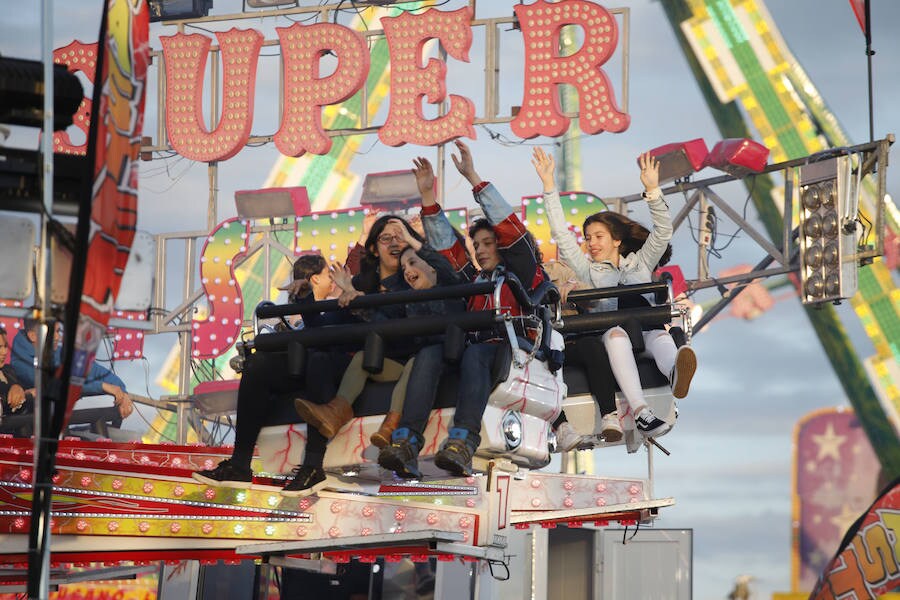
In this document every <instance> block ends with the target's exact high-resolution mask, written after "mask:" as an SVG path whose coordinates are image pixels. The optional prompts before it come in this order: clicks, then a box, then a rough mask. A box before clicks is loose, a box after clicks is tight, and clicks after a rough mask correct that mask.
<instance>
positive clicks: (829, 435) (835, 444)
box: [812, 423, 847, 460]
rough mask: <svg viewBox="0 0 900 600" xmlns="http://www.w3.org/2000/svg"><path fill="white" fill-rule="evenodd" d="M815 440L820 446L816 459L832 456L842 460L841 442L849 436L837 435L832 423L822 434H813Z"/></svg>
mask: <svg viewBox="0 0 900 600" xmlns="http://www.w3.org/2000/svg"><path fill="white" fill-rule="evenodd" d="M812 439H813V441H814V442H815V443H816V446H818V447H819V452H818V454H817V455H816V460H822V459H823V458H825V457H828V456H830V457H831V458H833V459H834V460H840V451H841V444H843V443H844V442H846V441H847V436H845V435H837V434H836V433H835V432H834V425H832V424H831V423H829V424H828V426H827V427H826V428H825V433H823V434H821V435H813V436H812Z"/></svg>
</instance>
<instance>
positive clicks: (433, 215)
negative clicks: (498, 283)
mask: <svg viewBox="0 0 900 600" xmlns="http://www.w3.org/2000/svg"><path fill="white" fill-rule="evenodd" d="M421 216H422V226H423V227H424V228H425V239H426V240H428V243H429V244H430V245H431V246H432V247H433V248H434V249H435V250H436V251H438V252H439V253H440V254H442V255H443V256H444V258H446V259H447V260H448V261H449V263H450V266H451V267H452V268H453V269H454V270H455V271H456V272H457V273H459V274H460V276H461V277H464V278H466V279H471V278H470V277H469V275H470V274H473V273H474V268H473V267H472V264H471V261H470V260H469V255H468V254H467V253H466V249H465V247H464V246H463V245H462V243H461V242H460V241H459V238H458V237H457V235H456V231H455V230H454V229H453V225H451V224H450V220H449V219H448V218H447V215H446V214H445V213H444V211H443V209H441V207H440V206H439V205H437V204H432V205H428V206H423V207H422V212H421ZM432 266H434V265H432Z"/></svg>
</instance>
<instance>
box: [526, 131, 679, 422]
mask: <svg viewBox="0 0 900 600" xmlns="http://www.w3.org/2000/svg"><path fill="white" fill-rule="evenodd" d="M531 162H532V164H533V165H534V168H535V170H536V171H537V174H538V177H540V179H541V183H542V184H543V187H544V189H543V201H544V209H545V210H546V211H547V219H548V220H549V221H550V232H551V235H553V238H554V239H555V240H556V244H557V248H558V249H559V254H560V258H562V260H563V261H565V262H566V263H567V264H568V265H569V266H570V267H571V268H572V270H573V271H575V274H576V277H577V278H578V279H579V280H580V281H582V282H584V283H586V284H588V285H590V286H592V287H595V288H605V287H615V286H617V285H630V284H637V283H649V282H650V281H651V279H652V277H653V272H654V271H655V270H656V269H657V267H658V266H661V265H663V264H665V263H666V262H668V259H669V257H670V256H671V253H672V248H671V246H670V245H669V240H670V239H672V218H671V217H670V216H669V207H668V206H667V205H666V203H665V200H663V194H662V190H660V188H659V162H658V161H657V160H656V158H654V157H652V156H650V153H649V152H645V153H644V154H642V155H641V157H640V159H639V164H640V167H641V183H642V184H643V185H644V189H645V191H644V193H643V194H642V195H643V197H644V198H645V199H646V200H647V205H648V206H649V208H650V215H651V218H652V220H653V229H652V230H648V229H647V228H645V227H644V226H643V225H641V224H640V223H637V222H636V221H633V220H632V219H629V218H628V217H626V216H625V215H622V214H619V213H616V212H612V211H603V212H599V213H595V214H593V215H590V216H589V217H588V218H587V219H585V221H584V226H583V228H582V232H583V234H584V239H585V243H586V245H587V250H588V254H587V255H585V253H583V252H582V250H581V247H580V246H579V244H578V240H577V239H576V237H575V234H574V233H573V232H571V231H570V230H569V229H568V227H567V225H566V219H565V216H564V215H563V210H562V205H561V204H560V200H559V192H558V191H557V189H556V181H555V177H554V170H555V167H556V165H555V162H554V160H553V157H552V156H551V155H550V154H547V153H546V152H544V151H543V149H541V148H535V150H534V155H533V157H532V161H531ZM639 303H642V304H649V302H647V301H646V299H644V298H641V299H639ZM638 305H640V304H638ZM626 306H628V307H630V306H635V304H631V303H629V304H627V305H625V306H623V305H622V302H620V301H619V299H617V298H610V299H604V300H599V301H595V303H594V304H593V308H592V310H616V309H617V308H625V307H626ZM643 336H644V344H645V347H646V348H647V350H648V351H649V352H650V353H651V354H652V355H653V358H654V360H655V361H656V366H657V367H658V368H659V370H660V372H662V373H664V374H667V375H668V376H669V381H670V383H671V384H672V395H673V396H675V397H676V398H683V397H685V396H686V395H687V392H688V389H689V387H690V382H691V378H692V377H693V376H694V372H695V371H696V369H697V357H696V355H695V354H694V351H693V349H691V347H690V346H687V345H684V346H681V347H680V348H676V346H675V342H674V340H673V339H672V336H671V335H669V333H668V332H667V331H666V330H665V329H663V328H660V329H650V330H648V331H644V332H643ZM602 339H603V344H604V346H605V347H606V351H607V354H608V355H609V362H610V366H611V367H612V371H613V374H614V376H615V378H616V382H617V383H618V384H619V389H621V390H622V393H623V395H624V396H625V398H626V400H627V401H628V405H629V407H630V409H631V411H632V414H633V416H634V422H635V426H636V427H637V429H638V430H639V431H641V432H642V433H643V434H644V435H645V436H646V437H652V436H654V435H658V434H661V433H663V432H665V431H666V430H667V429H668V427H669V425H668V424H666V423H665V422H664V421H663V420H662V419H659V418H658V417H656V416H655V415H654V414H653V412H652V411H651V410H650V407H649V406H647V402H646V400H645V399H644V393H643V390H642V389H641V381H640V377H639V375H638V370H637V363H636V362H635V359H634V351H633V349H632V346H631V340H630V339H629V337H628V334H627V333H626V332H625V330H624V329H622V328H621V327H613V328H612V329H609V330H608V331H606V332H605V333H604V334H603V336H602Z"/></svg>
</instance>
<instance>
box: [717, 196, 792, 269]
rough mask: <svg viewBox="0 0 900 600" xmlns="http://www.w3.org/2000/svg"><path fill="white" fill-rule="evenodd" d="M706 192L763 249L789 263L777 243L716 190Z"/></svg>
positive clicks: (783, 262)
mask: <svg viewBox="0 0 900 600" xmlns="http://www.w3.org/2000/svg"><path fill="white" fill-rule="evenodd" d="M705 192H706V195H707V196H708V197H709V199H710V201H711V202H712V203H713V204H715V205H716V206H718V207H719V208H720V209H722V212H724V213H725V214H727V215H728V216H729V217H730V218H731V220H732V221H734V222H735V223H737V224H738V225H740V226H741V229H743V230H744V232H745V233H746V234H747V235H749V236H750V237H751V238H753V240H754V241H755V242H756V243H757V244H759V245H760V246H762V247H763V249H764V250H766V251H767V252H768V253H769V254H770V255H771V256H772V258H774V259H775V260H777V261H778V262H780V263H781V264H782V265H784V266H787V264H788V263H787V261H786V260H785V258H784V255H783V254H782V253H781V251H780V250H779V249H778V248H776V247H775V244H773V243H772V242H770V241H769V240H768V239H767V238H766V236H764V235H763V234H761V233H759V232H758V231H756V228H755V227H753V226H752V225H751V224H750V223H748V222H747V221H746V219H744V218H743V217H742V216H741V215H739V214H738V212H737V211H736V210H734V209H733V208H731V207H730V206H729V205H728V204H727V203H726V202H725V201H724V200H722V199H721V198H720V197H719V196H718V195H717V194H716V193H715V192H713V191H712V190H709V189H707V190H705Z"/></svg>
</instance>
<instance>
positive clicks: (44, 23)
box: [27, 0, 103, 598]
mask: <svg viewBox="0 0 900 600" xmlns="http://www.w3.org/2000/svg"><path fill="white" fill-rule="evenodd" d="M101 29H102V28H101ZM102 42H103V40H101V43H100V44H99V51H100V52H103V43H102ZM41 59H42V62H43V72H44V73H43V74H44V103H43V111H44V122H43V131H42V135H41V164H42V167H43V168H42V183H43V186H42V187H43V192H44V194H43V203H44V211H43V213H42V214H41V245H40V249H41V251H40V253H39V254H38V256H39V258H40V281H39V282H38V286H39V293H40V312H41V314H40V319H41V324H40V327H39V328H38V334H37V341H36V342H35V349H34V356H35V377H34V382H35V386H34V387H35V390H34V394H35V402H34V436H35V442H34V448H35V451H34V458H33V460H32V469H33V472H34V473H35V474H38V473H42V472H43V467H42V466H41V465H42V461H43V459H45V458H46V457H45V453H48V451H50V450H51V446H50V445H49V444H48V443H47V442H45V441H44V437H45V436H47V435H49V432H48V431H45V430H44V422H45V421H47V422H49V419H47V418H45V417H44V410H43V399H44V389H43V388H44V386H43V381H42V380H43V371H44V368H45V365H44V348H45V347H46V345H47V344H52V343H53V331H49V330H48V327H47V317H48V316H49V315H50V310H51V308H52V307H51V302H50V289H51V287H52V281H53V279H52V274H53V272H52V265H51V261H50V257H51V243H52V234H51V231H50V222H51V220H52V219H53V118H54V115H53V98H54V91H53V90H54V86H53V83H54V81H53V64H54V63H53V7H52V2H50V0H43V1H42V2H41ZM90 173H93V165H91V169H90ZM70 301H72V302H77V301H78V299H77V298H70ZM53 326H54V324H53V321H51V322H50V327H51V328H52V327H53ZM68 335H75V332H74V331H70V332H68ZM60 400H63V401H65V400H66V399H65V398H61V399H60ZM59 408H60V407H57V410H58V409H59ZM51 460H52V459H51ZM51 464H52V463H51ZM50 475H51V474H50V473H44V475H43V476H44V477H47V478H48V480H43V481H35V483H36V485H39V486H42V487H43V488H48V487H49V486H51V485H52V484H51V482H50V481H49V477H50ZM35 479H36V480H37V479H38V478H37V477H35ZM38 493H39V492H38V490H35V491H34V498H33V500H32V519H34V520H35V522H33V523H32V524H31V527H32V530H31V533H30V534H29V543H30V544H32V543H33V544H35V547H33V548H29V558H28V562H29V577H28V579H27V581H28V589H27V591H28V592H29V595H31V594H33V593H34V592H35V591H37V592H38V594H39V597H40V598H48V597H49V594H50V592H49V589H50V553H51V548H50V515H49V514H48V513H49V512H50V507H49V502H48V505H47V506H46V508H45V507H44V506H42V504H41V502H40V501H39V499H38V498H39V496H38ZM43 493H46V494H49V493H50V490H49V489H46V491H45V492H43ZM34 569H37V570H38V571H37V573H36V574H34ZM33 574H34V575H36V579H37V580H36V581H35V580H34V579H33V578H32V576H33ZM34 587H37V590H35V589H34Z"/></svg>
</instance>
